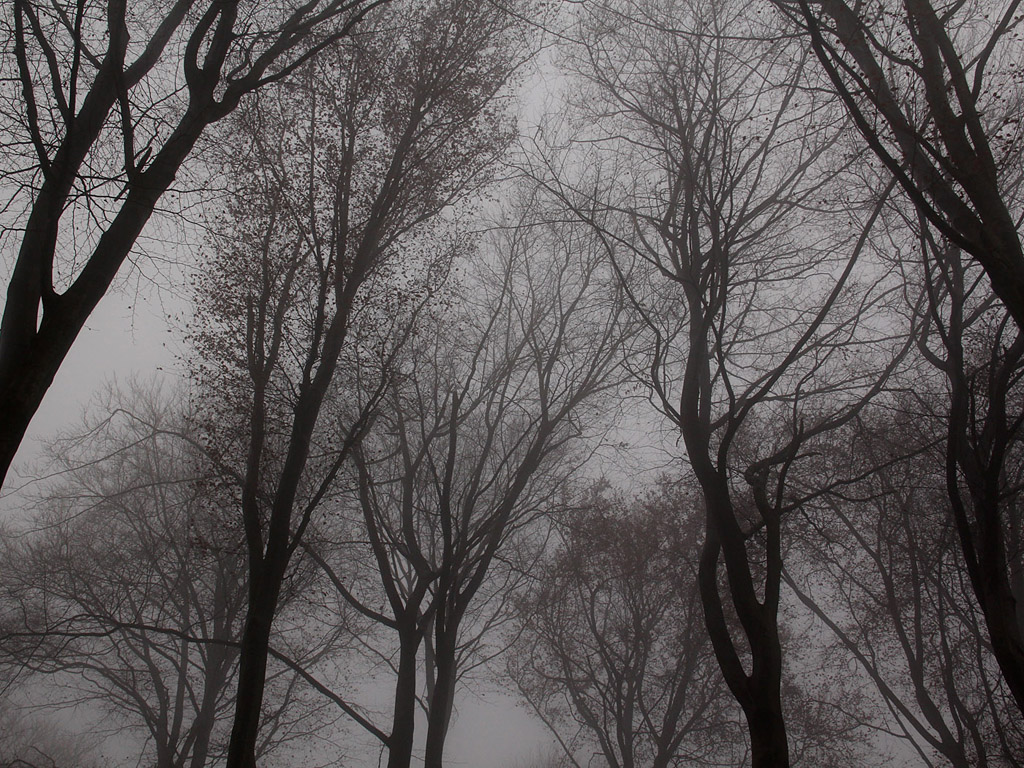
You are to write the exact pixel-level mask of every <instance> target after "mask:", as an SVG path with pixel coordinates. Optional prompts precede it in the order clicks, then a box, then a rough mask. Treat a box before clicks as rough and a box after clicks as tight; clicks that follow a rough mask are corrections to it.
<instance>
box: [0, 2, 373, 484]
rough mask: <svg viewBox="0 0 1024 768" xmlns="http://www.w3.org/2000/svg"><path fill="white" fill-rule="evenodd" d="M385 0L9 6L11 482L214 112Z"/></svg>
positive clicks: (6, 451)
mask: <svg viewBox="0 0 1024 768" xmlns="http://www.w3.org/2000/svg"><path fill="white" fill-rule="evenodd" d="M383 1H384V0H323V1H322V2H321V1H320V0H317V1H316V2H312V3H301V4H296V5H294V6H290V5H289V4H285V5H283V6H268V5H266V4H259V3H251V4H250V3H246V4H243V3H240V2H238V0H210V1H209V2H206V3H198V4H197V3H196V2H195V1H194V0H178V1H177V2H174V3H171V4H160V3H156V4H150V3H142V4H139V3H131V4H130V3H128V2H125V0H108V1H107V2H104V1H103V0H77V1H76V2H74V3H71V2H64V1H63V0H62V1H61V2H55V3H43V2H36V0H16V1H15V2H12V3H10V4H8V5H7V6H6V9H5V13H4V27H5V32H6V35H5V46H4V48H5V50H4V53H5V56H4V62H5V64H4V71H5V83H6V84H5V87H6V88H9V89H10V90H9V91H8V92H7V94H6V95H5V98H4V103H5V109H4V112H5V113H6V114H5V115H4V127H3V130H4V132H5V135H4V138H3V141H2V144H3V148H4V154H5V175H6V179H7V184H8V185H9V187H10V188H11V189H12V190H13V193H12V197H11V199H9V200H8V202H7V204H6V205H5V210H6V211H9V212H10V211H15V210H17V209H18V207H21V206H23V210H22V211H21V212H20V213H18V214H15V216H14V221H13V223H12V224H11V225H9V229H8V232H9V233H11V236H12V238H14V239H15V242H16V245H15V248H16V250H17V253H18V255H17V258H16V260H15V263H14V267H13V269H12V271H11V273H10V274H11V276H10V279H9V282H8V285H7V302H6V305H5V306H4V314H3V321H2V324H0V398H2V399H3V402H4V404H5V405H4V414H3V418H2V419H0V477H4V476H6V473H7V470H8V468H9V467H10V463H11V461H12V460H13V458H14V454H15V452H16V451H17V448H18V446H19V444H20V443H21V440H22V438H23V436H24V434H25V430H26V429H27V428H28V425H29V422H30V421H31V419H32V417H33V415H34V414H35V412H36V410H37V409H38V407H39V404H40V402H41V401H42V398H43V395H44V394H45V393H46V390H47V388H48V387H49V386H50V383H51V382H52V381H53V377H54V375H55V374H56V372H57V369H58V368H59V367H60V365H61V363H62V362H63V360H64V357H65V356H66V355H67V353H68V350H69V349H70V348H71V345H72V343H73V342H74V340H75V338H76V337H77V335H78V333H79V331H80V330H81V329H82V327H83V325H84V324H85V321H86V319H87V318H88V317H89V314H90V313H91V312H92V310H93V309H94V308H95V307H96V304H97V303H98V302H99V300H100V299H101V298H102V297H103V295H104V294H105V293H106V291H107V290H108V288H109V287H110V285H111V282H112V281H113V279H114V277H115V275H116V274H117V272H118V270H119V269H120V268H121V265H122V264H123V263H124V261H125V259H126V258H128V256H129V254H130V253H131V251H132V249H133V247H134V246H135V243H136V241H137V239H138V237H139V234H140V233H141V232H142V230H143V228H144V227H145V225H146V224H147V222H148V221H149V219H150V217H151V216H152V214H153V212H154V210H155V209H156V207H157V205H158V203H159V202H160V200H161V199H162V198H164V196H165V194H166V193H167V191H168V190H169V189H171V187H172V185H173V183H174V180H175V177H176V176H177V175H178V173H179V172H180V171H181V169H182V167H183V165H184V163H185V161H186V160H187V158H188V157H189V156H190V155H191V154H192V152H193V150H194V148H195V146H196V144H197V142H198V141H199V139H200V137H201V136H202V135H203V134H204V132H205V131H206V129H207V128H208V126H209V125H211V124H212V123H214V122H216V121H218V120H220V119H222V118H224V117H225V116H226V115H228V114H230V113H231V112H232V111H233V110H234V109H235V108H236V107H237V106H238V104H239V102H240V101H241V100H242V99H243V97H245V96H246V95H248V94H250V93H253V92H255V91H257V90H259V89H260V88H262V87H264V86H265V85H266V84H268V83H271V82H274V81H277V80H280V79H281V78H282V77H285V76H287V75H288V74H289V73H291V72H293V71H294V70H296V69H297V68H298V67H300V66H301V65H302V64H303V63H305V62H306V61H308V60H310V59H311V58H313V57H315V56H316V55H317V54H318V53H319V52H320V51H321V50H323V49H324V48H326V47H327V46H329V45H332V44H333V43H335V42H336V41H337V40H339V39H342V38H344V37H345V36H347V35H348V34H349V33H350V32H351V30H352V29H353V28H354V27H355V26H356V25H357V24H359V23H360V22H361V21H362V20H363V18H364V17H365V16H366V15H367V14H369V13H370V12H371V11H372V10H373V9H374V8H376V7H377V6H379V5H381V4H382V2H383Z"/></svg>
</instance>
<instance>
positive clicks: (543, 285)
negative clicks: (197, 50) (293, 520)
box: [318, 219, 628, 768]
mask: <svg viewBox="0 0 1024 768" xmlns="http://www.w3.org/2000/svg"><path fill="white" fill-rule="evenodd" d="M473 256H474V261H475V262H476V264H472V263H469V264H467V265H466V266H467V269H466V273H467V274H466V277H465V278H464V284H463V285H461V286H459V287H458V288H453V289H452V290H453V291H457V293H455V295H453V296H451V303H450V306H449V307H448V308H447V310H446V311H443V312H441V313H440V315H439V316H438V317H436V318H435V319H434V322H432V323H431V324H429V325H426V324H425V325H424V326H423V327H422V328H421V329H420V331H419V332H418V333H417V335H416V337H415V338H414V339H413V340H412V341H411V342H410V344H409V345H408V347H407V348H406V349H405V350H403V352H402V354H401V355H400V357H399V362H398V369H399V370H398V372H397V373H396V375H395V377H394V378H393V380H392V381H391V383H390V386H389V389H388V392H387V395H386V397H385V399H384V401H383V403H382V406H381V408H380V409H379V413H378V416H377V418H376V420H375V422H374V426H373V428H372V429H371V430H370V432H369V434H368V435H367V437H366V438H365V439H364V440H363V441H362V442H361V444H360V445H359V446H358V447H357V448H356V449H355V451H354V460H355V461H354V465H355V475H356V477H355V478H354V480H353V485H354V486H355V490H354V492H353V497H354V498H352V500H351V501H350V502H349V503H350V504H351V506H352V507H354V509H353V510H352V511H351V512H350V513H349V514H355V515H356V516H357V517H358V521H351V522H349V524H348V526H347V527H346V528H345V530H346V531H348V530H351V531H352V532H353V534H352V535H348V536H341V537H340V538H343V539H345V540H347V544H344V545H335V546H333V547H330V548H329V549H320V551H319V554H318V558H319V559H320V560H321V561H322V562H323V565H324V567H325V569H329V571H330V573H331V574H332V579H333V580H334V581H335V583H336V585H337V588H338V590H339V592H340V594H341V595H342V596H343V597H344V598H345V599H346V600H348V601H349V602H350V603H352V605H354V606H355V607H356V609H357V610H358V611H360V612H361V613H362V614H363V615H364V616H367V617H368V618H370V619H372V620H373V621H375V622H376V623H378V624H379V625H381V626H382V627H384V628H387V629H389V630H391V631H392V632H393V633H394V634H395V635H396V640H397V646H398V648H397V656H398V661H397V663H395V664H394V665H393V666H394V670H395V695H394V707H393V715H392V726H391V732H390V734H389V736H388V738H387V742H386V743H387V746H388V749H389V760H388V765H389V766H391V767H392V768H396V767H397V766H408V765H409V762H410V759H411V754H412V748H413V735H414V730H413V729H414V715H415V710H416V706H417V695H418V693H419V685H420V680H421V679H423V680H425V681H426V683H427V691H426V696H425V699H426V703H425V710H426V715H427V734H426V751H425V756H424V761H425V765H427V766H433V767H437V768H439V766H440V765H441V764H442V759H443V752H444V745H445V740H446V737H447V733H448V728H449V724H450V721H451V716H452V709H453V707H454V702H455V694H456V685H457V682H458V680H459V677H460V676H461V675H462V674H464V673H465V672H467V671H468V669H469V668H470V667H471V666H474V665H475V664H474V661H475V660H474V654H476V653H477V652H478V651H479V650H480V646H481V643H482V642H483V640H484V636H485V635H486V634H487V633H488V632H493V630H494V628H495V626H496V625H498V624H499V623H500V622H501V621H502V620H503V617H504V616H506V615H507V614H508V602H509V595H510V592H511V591H512V589H514V587H515V585H516V583H517V582H518V581H520V580H521V579H522V573H523V571H522V568H523V563H520V562H519V558H520V557H522V556H523V554H524V552H525V551H528V549H529V548H528V547H526V546H525V545H524V536H526V535H528V532H529V531H530V530H531V529H533V528H535V527H537V526H538V525H541V526H543V523H542V518H543V517H544V515H545V513H546V510H547V509H548V508H549V507H550V506H551V505H552V504H554V503H555V499H556V498H557V497H558V495H559V494H560V492H561V489H563V488H564V486H565V484H566V482H567V478H569V477H571V476H572V475H573V474H574V472H576V471H577V470H578V468H579V465H580V464H581V462H582V461H584V460H585V458H586V455H587V451H586V450H584V449H582V447H581V446H582V444H583V443H584V440H585V439H587V438H589V439H593V438H594V435H593V434H592V433H593V430H594V429H595V428H599V426H600V425H599V423H598V422H599V421H600V419H599V418H598V417H597V416H595V415H594V411H595V408H596V406H597V403H598V402H599V400H600V399H601V397H602V395H606V394H607V393H609V392H611V391H612V390H613V389H614V388H615V386H616V385H617V383H618V381H619V378H620V377H619V374H618V373H617V366H618V363H619V359H620V355H621V345H622V342H623V339H624V338H625V337H626V335H627V333H628V330H627V329H626V328H625V327H624V325H623V324H622V322H621V321H622V304H621V301H620V300H619V299H620V297H619V296H618V292H617V290H616V288H615V285H614V282H612V283H611V284H610V285H609V280H608V275H607V274H605V275H604V276H602V274H601V272H602V270H601V266H600V260H599V258H598V256H599V253H598V251H597V244H596V243H595V242H594V240H593V238H592V237H591V236H590V234H589V233H588V232H586V231H585V230H582V228H581V227H579V225H576V226H575V227H573V226H570V225H555V224H545V223H538V222H535V221H532V220H530V219H521V220H519V221H513V222H511V223H509V224H506V225H505V226H503V227H502V229H501V231H500V232H499V233H497V234H495V235H493V236H492V237H490V238H488V240H487V241H486V244H485V245H484V246H483V247H482V249H481V252H480V253H477V254H473ZM341 501H342V502H343V501H344V497H342V499H341ZM335 536H337V534H335ZM328 541H329V539H328ZM327 543H328V542H325V544H327ZM330 550H333V552H331V551H330ZM510 551H511V552H513V553H515V552H517V551H518V553H519V554H518V557H513V555H511V554H510ZM326 561H329V562H333V563H337V564H338V565H336V566H335V567H333V568H332V567H331V566H330V565H328V562H326ZM366 562H369V563H370V565H368V566H366V567H367V568H369V569H370V571H371V573H373V576H367V575H366V574H364V573H362V572H360V571H361V569H356V571H355V572H354V573H351V575H349V576H348V577H347V578H348V580H347V581H346V580H345V579H343V578H342V576H343V575H345V567H344V566H345V564H346V563H366ZM351 570H352V569H351V568H350V569H349V571H350V572H351ZM374 572H375V573H374ZM371 580H379V589H372V588H368V585H367V581H371ZM382 603H383V604H385V605H386V606H387V608H386V610H381V609H376V608H375V607H374V606H377V605H379V604H382ZM421 646H422V651H423V659H422V661H423V664H422V666H421V664H420V653H421ZM382 655H385V656H387V654H386V652H382ZM476 663H479V662H476Z"/></svg>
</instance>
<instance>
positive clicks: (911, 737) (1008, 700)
mask: <svg viewBox="0 0 1024 768" xmlns="http://www.w3.org/2000/svg"><path fill="white" fill-rule="evenodd" d="M917 398H919V401H920V402H927V398H926V397H925V388H924V387H922V386H921V384H920V380H918V387H917ZM932 399H933V401H934V404H935V405H937V406H938V411H939V413H938V415H936V414H935V413H930V414H929V413H926V412H923V411H922V410H920V409H919V408H914V407H913V406H910V405H909V404H907V403H904V404H903V405H902V407H901V408H899V410H900V411H903V412H904V413H902V414H900V415H898V416H896V417H895V419H893V418H887V417H879V416H877V415H876V418H875V419H874V420H873V423H872V421H871V420H865V422H864V423H863V424H861V425H860V427H859V429H857V430H855V431H854V433H853V436H852V439H851V440H837V441H836V442H837V445H836V446H835V449H834V452H833V453H832V455H830V457H829V461H830V462H845V463H849V464H853V465H854V466H856V467H858V469H860V470H861V471H862V475H863V479H862V480H860V481H859V482H857V483H854V484H851V485H848V486H845V487H843V488H842V489H841V492H837V493H836V495H834V496H832V497H830V498H829V499H828V501H827V503H825V504H823V505H822V506H821V508H819V509H815V508H814V506H809V507H807V508H805V509H804V510H802V511H801V512H802V514H803V515H804V516H805V519H806V521H807V524H806V531H807V536H806V538H803V539H802V540H801V542H800V543H799V544H798V545H797V552H798V553H797V554H795V556H794V557H792V558H791V560H792V568H791V569H790V571H789V573H787V575H786V580H787V582H788V583H789V584H790V586H791V588H792V589H793V591H794V593H795V594H796V595H797V596H798V597H799V599H800V600H801V601H802V602H803V603H804V604H805V605H806V606H808V607H809V608H810V609H811V610H812V611H813V612H814V613H815V614H816V615H817V616H818V618H819V619H820V620H821V621H822V622H823V623H824V624H825V625H826V626H827V627H828V628H829V630H830V631H831V633H832V634H833V635H834V637H835V639H836V641H837V643H838V644H839V645H840V646H841V647H842V649H843V652H842V653H841V654H839V656H838V658H839V659H841V662H840V663H842V664H844V665H845V664H847V663H848V661H849V659H851V657H852V659H854V660H855V661H856V663H857V665H858V666H859V667H860V669H861V670H862V671H863V672H864V674H865V675H866V677H867V679H868V680H870V682H871V684H872V685H873V686H874V688H875V689H876V691H877V696H876V697H874V698H875V702H869V703H868V706H869V707H870V706H872V705H873V706H874V707H875V708H876V711H874V712H872V711H870V710H869V711H866V712H864V713H862V714H861V713H858V714H857V717H858V718H860V719H862V721H863V722H864V723H865V725H866V726H868V727H871V728H876V729H878V730H880V731H882V732H883V733H885V734H886V735H899V736H901V737H902V738H903V739H905V740H906V741H908V742H909V743H910V744H911V745H912V746H913V748H914V749H916V750H917V751H918V753H919V755H920V757H921V759H922V761H923V762H924V763H925V764H927V765H930V766H933V765H941V764H945V765H951V766H958V767H959V768H967V767H968V766H987V765H1008V766H1009V765H1020V764H1021V760H1022V759H1024V732H1022V731H1021V727H1020V722H1019V717H1018V715H1017V713H1018V710H1017V708H1016V706H1015V705H1014V703H1013V699H1012V697H1011V696H1010V693H1009V691H1008V690H1007V687H1006V685H1005V683H1004V682H1003V681H1002V679H1001V675H1000V673H999V669H998V665H996V663H995V660H994V658H993V657H992V654H991V650H990V648H989V645H988V643H987V641H986V632H985V629H984V622H983V617H982V616H981V614H980V612H979V611H978V609H977V606H976V604H975V601H974V600H973V597H972V591H971V587H970V583H969V578H968V576H967V571H966V568H965V567H964V564H963V561H962V557H961V554H960V550H959V547H958V545H957V541H956V532H955V529H954V527H953V525H952V520H951V518H950V515H949V512H948V503H947V498H946V495H945V487H944V486H945V482H944V477H943V472H942V464H941V461H938V462H937V461H936V458H937V454H938V455H939V456H941V453H942V451H941V444H942V440H941V436H939V437H938V439H936V435H934V434H933V433H932V431H933V430H934V429H936V428H940V429H941V425H942V420H943V419H942V408H941V402H942V396H941V395H939V394H938V393H935V394H934V395H933V396H932ZM933 408H934V406H933ZM911 410H913V411H914V412H915V415H914V416H912V417H911V416H910V415H909V414H908V413H907V412H908V411H911ZM896 436H898V437H896ZM908 453H910V454H911V456H910V457H907V454H908ZM794 574H799V576H795V575H794ZM878 698H880V699H881V702H882V708H881V712H878V711H877V699H878ZM843 706H844V708H845V709H847V711H853V710H852V708H851V707H850V705H849V704H845V705H843Z"/></svg>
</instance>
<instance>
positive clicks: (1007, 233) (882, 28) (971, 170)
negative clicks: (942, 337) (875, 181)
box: [773, 0, 1024, 326]
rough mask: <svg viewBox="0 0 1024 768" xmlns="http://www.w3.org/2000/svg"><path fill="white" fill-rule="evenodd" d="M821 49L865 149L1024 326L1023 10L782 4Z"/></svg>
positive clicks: (926, 2)
mask: <svg viewBox="0 0 1024 768" xmlns="http://www.w3.org/2000/svg"><path fill="white" fill-rule="evenodd" d="M773 2H774V4H775V5H776V7H778V8H780V9H781V10H782V11H783V13H785V14H786V15H787V16H788V17H789V18H791V19H792V20H794V21H795V22H796V23H797V24H799V25H800V26H801V27H802V28H803V29H804V30H805V31H806V32H807V34H808V36H809V38H810V41H811V46H812V48H813V50H814V53H815V55H816V56H817V58H818V60H819V62H820V63H821V65H822V67H823V68H824V70H825V72H826V73H827V75H828V77H829V79H830V80H831V82H832V85H833V87H834V89H835V91H836V93H837V94H838V95H839V97H840V99H841V100H842V101H843V103H844V104H845V105H846V108H847V110H848V111H849V113H850V115H851V116H852V118H853V121H854V124H855V125H856V126H857V128H858V130H859V131H860V133H861V135H862V136H863V137H864V140H865V142H866V143H867V145H868V146H869V147H870V149H871V150H872V152H873V153H874V154H875V155H876V156H877V157H878V158H879V160H881V162H882V164H883V165H884V166H885V168H886V169H887V170H888V171H889V172H890V173H891V174H892V175H893V178H895V180H896V181H897V182H898V183H899V185H900V186H901V187H902V189H903V191H904V192H905V194H906V195H907V197H908V198H909V200H910V202H911V203H912V204H913V206H914V207H915V208H916V209H917V211H918V212H919V213H920V214H921V216H922V217H923V218H924V219H925V220H927V222H928V224H929V225H930V226H932V227H934V228H935V230H936V231H937V232H938V233H940V234H941V236H942V237H943V238H946V239H948V240H949V241H950V242H951V243H953V244H955V245H956V246H957V247H959V248H961V249H963V250H964V251H965V252H967V253H969V254H970V255H971V256H972V258H974V259H977V261H978V263H979V264H981V266H982V267H983V268H984V269H985V271H986V273H987V274H988V276H989V279H990V280H991V283H992V289H993V290H994V291H995V293H996V295H998V296H999V297H1000V300H1001V301H1002V302H1003V303H1004V304H1005V305H1006V307H1007V309H1008V310H1009V312H1010V314H1011V315H1012V316H1013V317H1014V318H1015V320H1016V323H1017V325H1018V326H1021V325H1024V253H1022V251H1021V244H1020V238H1019V235H1018V232H1017V224H1016V222H1017V220H1018V219H1019V216H1020V202H1021V201H1020V199H1019V195H1018V194H1017V192H1016V189H1017V188H1018V187H1019V171H1018V166H1019V162H1020V153H1021V147H1022V138H1024V137H1022V135H1021V132H1020V124H1019V123H1020V121H1019V113H1020V102H1021V97H1022V92H1021V90H1020V88H1019V82H1020V75H1021V71H1020V64H1019V61H1018V60H1017V58H1018V54H1019V45H1020V44H1019V35H1018V32H1017V30H1018V27H1019V25H1020V23H1021V21H1022V16H1021V14H1020V13H1019V9H1020V2H1019V1H1018V0H1009V1H1008V2H1001V3H997V4H996V5H995V6H992V5H989V4H977V3H949V4H938V5H936V4H934V3H932V2H931V1H930V0H900V1H899V2H880V3H878V4H877V5H873V6H872V7H871V8H870V9H869V8H867V7H861V6H860V5H859V4H858V5H853V6H851V5H850V4H849V3H847V2H846V0H824V1H822V0H795V1H793V0H773Z"/></svg>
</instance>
